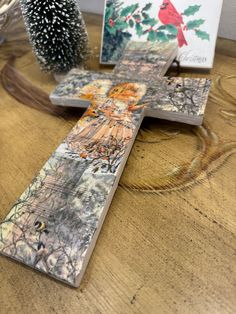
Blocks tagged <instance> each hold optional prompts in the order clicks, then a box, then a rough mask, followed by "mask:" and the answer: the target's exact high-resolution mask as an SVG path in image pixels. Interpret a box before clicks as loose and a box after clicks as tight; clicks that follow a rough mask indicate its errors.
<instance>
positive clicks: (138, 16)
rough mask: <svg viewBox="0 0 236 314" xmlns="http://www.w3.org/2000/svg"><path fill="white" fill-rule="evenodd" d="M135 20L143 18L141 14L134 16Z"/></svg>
mask: <svg viewBox="0 0 236 314" xmlns="http://www.w3.org/2000/svg"><path fill="white" fill-rule="evenodd" d="M133 18H134V19H136V20H140V19H141V16H140V15H139V14H134V15H133Z"/></svg>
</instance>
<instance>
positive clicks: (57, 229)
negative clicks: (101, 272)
mask: <svg viewBox="0 0 236 314" xmlns="http://www.w3.org/2000/svg"><path fill="white" fill-rule="evenodd" d="M176 52H177V49H176V45H175V44H173V43H171V44H170V43H163V44H162V45H160V44H158V45H157V44H147V43H145V45H144V44H142V45H141V44H140V43H135V42H131V43H130V44H129V45H128V47H127V49H126V51H125V52H124V55H123V58H122V59H121V61H120V62H119V64H118V65H117V67H116V69H115V71H114V72H113V73H97V72H90V71H80V70H77V69H74V70H72V71H71V72H70V73H69V74H68V76H67V77H66V78H65V80H63V81H62V83H60V84H59V85H58V86H57V88H56V89H55V91H54V92H53V93H52V94H51V100H52V102H53V103H54V104H56V105H64V106H66V105H68V106H77V107H86V108H87V110H86V111H85V113H84V115H83V116H82V118H81V119H80V120H79V121H78V123H77V124H76V125H75V127H74V128H73V129H72V131H71V132H70V133H69V135H68V136H67V137H66V138H65V140H64V141H63V142H62V143H61V144H60V145H59V147H58V148H57V150H56V151H55V152H54V153H53V154H52V156H51V157H50V158H49V160H48V161H47V162H46V164H45V165H44V166H43V168H42V169H41V171H40V172H39V174H38V176H37V177H36V178H35V179H34V180H33V182H32V184H31V185H30V186H29V187H28V188H27V189H26V191H25V192H24V193H23V194H22V196H21V197H20V198H19V199H18V200H17V202H16V203H15V205H14V206H13V208H12V209H11V211H10V213H9V214H8V216H7V217H6V219H5V220H4V221H3V222H2V223H1V225H0V252H1V253H2V254H4V255H7V256H10V257H12V258H14V259H16V260H18V261H21V262H23V263H25V264H27V265H29V266H31V267H33V268H35V269H37V270H40V271H42V272H44V273H47V274H48V275H50V276H53V277H54V278H56V279H59V280H61V281H63V282H65V283H67V284H70V285H72V286H76V287H77V286H78V285H79V284H80V281H81V279H82V276H83V274H84V271H85V269H86V266H87V263H88V261H89V258H90V256H91V253H92V250H93V248H94V245H95V243H96V240H97V238H98V235H99V232H100V230H101V227H102V224H103V221H104V219H105V216H106V213H107V210H108V208H109V205H110V203H111V200H112V197H113V195H114V193H115V190H116V188H117V185H118V183H119V179H120V176H121V174H122V171H123V169H124V166H125V163H126V161H127V158H128V156H129V153H130V150H131V148H132V145H133V143H134V140H135V137H136V135H137V132H138V130H139V127H140V125H141V123H142V120H143V117H144V116H150V117H158V118H164V119H170V120H176V121H182V122H187V123H190V124H200V123H201V120H202V116H203V113H204V109H205V105H206V101H207V96H208V91H209V84H210V83H209V81H208V80H206V79H190V78H170V77H162V76H163V75H164V74H165V72H166V70H167V69H168V67H169V65H170V64H171V63H172V61H173V59H174V58H175V56H176Z"/></svg>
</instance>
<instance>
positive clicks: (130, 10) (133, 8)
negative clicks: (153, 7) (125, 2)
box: [120, 3, 139, 16]
mask: <svg viewBox="0 0 236 314" xmlns="http://www.w3.org/2000/svg"><path fill="white" fill-rule="evenodd" d="M138 7H139V5H138V3H136V4H131V5H129V6H127V7H125V8H124V9H123V10H121V12H120V16H127V15H128V14H132V13H134V11H136V10H137V8H138Z"/></svg>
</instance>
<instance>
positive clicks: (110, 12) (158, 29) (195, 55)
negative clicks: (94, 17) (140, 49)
mask: <svg viewBox="0 0 236 314" xmlns="http://www.w3.org/2000/svg"><path fill="white" fill-rule="evenodd" d="M221 6H222V0H217V1H215V3H214V10H212V8H211V6H210V5H209V3H207V2H206V1H203V0H191V1H186V0H184V1H183V0H156V1H150V0H140V1H137V0H127V1H122V0H107V1H106V5H105V12H104V25H103V43H102V52H101V63H110V64H115V63H116V62H117V61H118V60H119V58H120V57H121V55H122V51H123V49H124V47H125V46H126V44H127V42H128V41H129V40H140V41H150V42H170V41H177V42H178V46H179V48H180V50H179V55H178V58H179V61H180V63H181V66H186V67H199V68H211V67H212V62H213V58H214V49H215V41H216V35H217V31H218V24H219V18H220V12H221Z"/></svg>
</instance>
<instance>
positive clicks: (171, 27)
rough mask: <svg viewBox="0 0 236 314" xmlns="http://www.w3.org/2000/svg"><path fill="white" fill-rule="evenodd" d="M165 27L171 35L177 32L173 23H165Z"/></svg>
mask: <svg viewBox="0 0 236 314" xmlns="http://www.w3.org/2000/svg"><path fill="white" fill-rule="evenodd" d="M165 29H166V30H167V31H168V32H169V33H171V34H173V35H177V34H178V29H177V27H176V26H174V25H173V24H167V25H165Z"/></svg>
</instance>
